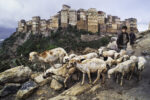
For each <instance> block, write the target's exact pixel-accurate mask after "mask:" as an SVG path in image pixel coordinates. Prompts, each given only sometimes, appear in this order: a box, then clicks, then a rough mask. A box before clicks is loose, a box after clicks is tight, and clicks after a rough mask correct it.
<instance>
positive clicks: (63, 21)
mask: <svg viewBox="0 0 150 100" xmlns="http://www.w3.org/2000/svg"><path fill="white" fill-rule="evenodd" d="M68 25H71V26H77V29H78V30H86V31H90V32H92V33H97V32H99V33H116V32H118V31H121V28H122V26H124V25H126V26H127V27H128V30H127V31H128V32H130V31H131V29H133V30H134V32H138V29H137V20H136V19H135V18H128V19H125V20H124V21H121V20H120V18H119V17H118V16H112V15H107V17H106V13H105V12H103V11H97V10H96V9H95V8H90V9H88V10H85V9H79V10H77V11H76V10H73V9H71V7H70V6H68V5H63V6H62V9H61V11H59V13H57V14H56V15H54V16H52V17H51V18H50V19H48V20H45V19H41V18H40V17H39V16H34V17H32V20H29V21H25V20H21V21H19V22H18V28H17V31H18V32H28V31H32V32H33V34H35V33H40V32H42V33H45V32H49V31H50V30H57V29H58V28H59V27H62V28H67V27H68ZM149 29H150V26H149Z"/></svg>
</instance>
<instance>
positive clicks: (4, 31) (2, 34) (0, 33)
mask: <svg viewBox="0 0 150 100" xmlns="http://www.w3.org/2000/svg"><path fill="white" fill-rule="evenodd" d="M15 31H16V29H15V28H5V27H0V40H1V39H6V38H8V37H9V36H10V35H11V34H12V33H13V32H15Z"/></svg>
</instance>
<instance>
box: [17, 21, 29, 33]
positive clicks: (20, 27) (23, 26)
mask: <svg viewBox="0 0 150 100" xmlns="http://www.w3.org/2000/svg"><path fill="white" fill-rule="evenodd" d="M17 31H18V32H26V31H27V25H26V21H25V20H21V21H19V22H18V29H17Z"/></svg>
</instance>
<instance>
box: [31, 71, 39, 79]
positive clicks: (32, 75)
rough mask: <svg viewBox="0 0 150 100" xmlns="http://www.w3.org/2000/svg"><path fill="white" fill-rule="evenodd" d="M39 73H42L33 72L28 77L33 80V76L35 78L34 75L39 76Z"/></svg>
mask: <svg viewBox="0 0 150 100" xmlns="http://www.w3.org/2000/svg"><path fill="white" fill-rule="evenodd" d="M40 74H42V73H41V72H34V73H32V74H31V76H30V78H31V79H32V80H34V78H36V77H37V76H39V75H40Z"/></svg>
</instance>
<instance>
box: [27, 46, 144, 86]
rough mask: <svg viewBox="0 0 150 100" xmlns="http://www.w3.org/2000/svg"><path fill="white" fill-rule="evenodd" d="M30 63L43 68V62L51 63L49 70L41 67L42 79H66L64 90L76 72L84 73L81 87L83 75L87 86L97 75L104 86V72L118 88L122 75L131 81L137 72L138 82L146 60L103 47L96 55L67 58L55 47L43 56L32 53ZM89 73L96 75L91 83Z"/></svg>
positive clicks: (123, 51) (69, 56)
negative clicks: (112, 79)
mask: <svg viewBox="0 0 150 100" xmlns="http://www.w3.org/2000/svg"><path fill="white" fill-rule="evenodd" d="M29 60H30V61H32V62H37V63H41V64H42V66H44V65H45V63H48V64H50V66H51V67H50V68H49V69H47V70H46V69H45V67H43V68H44V70H45V71H44V74H43V77H44V78H46V77H49V76H50V75H54V74H55V75H60V76H62V77H64V78H65V80H64V86H65V87H67V85H66V82H67V80H68V79H69V78H70V77H71V75H73V74H74V73H75V74H77V72H82V73H83V77H82V82H81V84H84V80H85V75H86V74H87V75H88V79H89V83H90V84H91V83H92V84H95V83H96V82H97V81H98V80H99V79H100V76H102V82H103V83H104V82H105V75H106V73H107V76H108V78H111V76H112V75H113V74H114V76H115V78H116V82H117V83H119V80H120V85H121V86H122V85H123V79H124V76H128V77H127V78H128V79H129V80H130V79H131V78H132V75H133V73H137V75H138V79H140V73H141V71H142V70H143V69H144V65H145V64H146V59H145V58H144V57H142V56H140V57H137V56H134V55H131V56H129V55H128V54H127V51H125V50H121V51H120V52H117V51H116V50H109V49H108V48H106V47H101V48H99V49H98V52H92V53H88V54H86V55H76V54H70V55H68V54H67V52H66V51H65V50H64V49H63V48H55V49H52V50H48V51H44V52H42V53H37V52H31V53H30V54H29ZM76 71H77V72H76ZM91 73H97V77H96V79H95V80H94V81H93V82H92V79H91Z"/></svg>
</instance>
